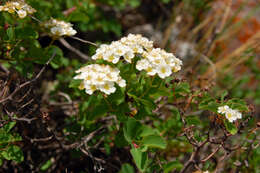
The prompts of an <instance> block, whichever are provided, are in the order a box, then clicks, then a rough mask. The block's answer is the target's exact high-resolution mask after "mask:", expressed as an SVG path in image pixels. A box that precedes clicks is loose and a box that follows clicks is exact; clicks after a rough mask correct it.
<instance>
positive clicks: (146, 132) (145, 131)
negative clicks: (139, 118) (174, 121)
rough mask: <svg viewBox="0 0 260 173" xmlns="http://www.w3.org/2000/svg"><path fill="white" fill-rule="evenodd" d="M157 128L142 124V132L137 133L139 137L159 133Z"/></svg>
mask: <svg viewBox="0 0 260 173" xmlns="http://www.w3.org/2000/svg"><path fill="white" fill-rule="evenodd" d="M159 133H160V132H159V131H158V129H153V128H151V127H149V126H146V125H143V126H142V132H141V133H140V134H139V135H140V136H141V137H145V136H149V135H159Z"/></svg>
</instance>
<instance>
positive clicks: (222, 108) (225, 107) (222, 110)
mask: <svg viewBox="0 0 260 173" xmlns="http://www.w3.org/2000/svg"><path fill="white" fill-rule="evenodd" d="M229 109H230V108H229V106H228V105H225V106H221V107H218V113H220V114H225V113H226V112H227V111H228V110H229Z"/></svg>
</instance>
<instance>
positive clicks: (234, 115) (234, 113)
mask: <svg viewBox="0 0 260 173" xmlns="http://www.w3.org/2000/svg"><path fill="white" fill-rule="evenodd" d="M218 113H220V114H224V115H225V117H226V118H227V119H228V121H229V122H234V121H236V120H237V119H241V118H242V114H241V113H240V112H239V111H238V110H234V109H231V108H229V106H227V105H225V106H221V107H218Z"/></svg>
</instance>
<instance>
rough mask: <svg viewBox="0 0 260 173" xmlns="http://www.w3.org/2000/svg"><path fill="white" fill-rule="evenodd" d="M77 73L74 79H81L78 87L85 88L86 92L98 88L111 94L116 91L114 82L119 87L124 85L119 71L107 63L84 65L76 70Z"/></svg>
mask: <svg viewBox="0 0 260 173" xmlns="http://www.w3.org/2000/svg"><path fill="white" fill-rule="evenodd" d="M76 73H79V74H78V75H76V76H75V77H74V79H81V80H83V81H82V83H81V84H80V86H79V89H85V91H86V93H87V94H90V95H91V94H93V92H95V91H96V90H100V91H102V92H104V93H105V94H111V93H114V92H115V91H116V87H115V83H117V84H118V86H119V87H125V86H126V81H125V80H124V79H122V78H121V76H120V75H119V73H120V71H119V70H118V69H116V68H112V67H110V66H109V65H99V64H91V65H87V66H84V67H82V68H80V69H79V70H77V71H76Z"/></svg>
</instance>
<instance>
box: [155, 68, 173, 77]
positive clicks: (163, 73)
mask: <svg viewBox="0 0 260 173" xmlns="http://www.w3.org/2000/svg"><path fill="white" fill-rule="evenodd" d="M157 73H158V75H159V77H160V78H162V79H164V78H165V77H168V76H170V75H171V74H172V71H171V67H170V66H168V65H160V66H159V67H158V70H157Z"/></svg>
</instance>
